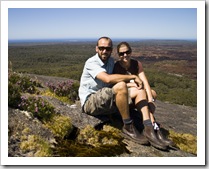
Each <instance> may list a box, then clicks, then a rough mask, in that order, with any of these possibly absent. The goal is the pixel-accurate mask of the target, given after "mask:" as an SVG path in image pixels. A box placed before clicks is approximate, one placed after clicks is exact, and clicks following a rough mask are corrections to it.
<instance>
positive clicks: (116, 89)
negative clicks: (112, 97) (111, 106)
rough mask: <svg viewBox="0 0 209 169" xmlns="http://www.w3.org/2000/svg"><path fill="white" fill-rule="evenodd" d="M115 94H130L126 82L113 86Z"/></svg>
mask: <svg viewBox="0 0 209 169" xmlns="http://www.w3.org/2000/svg"><path fill="white" fill-rule="evenodd" d="M113 90H114V92H115V93H116V94H117V93H118V92H125V93H128V89H127V85H126V83H125V82H118V83H116V84H115V85H114V86H113Z"/></svg>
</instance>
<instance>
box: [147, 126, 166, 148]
mask: <svg viewBox="0 0 209 169" xmlns="http://www.w3.org/2000/svg"><path fill="white" fill-rule="evenodd" d="M144 136H146V137H147V139H148V140H149V142H150V144H151V145H152V146H153V147H156V148H158V149H161V150H167V145H165V144H164V143H162V142H161V141H160V140H159V139H158V138H157V136H156V133H155V131H154V128H153V126H144Z"/></svg>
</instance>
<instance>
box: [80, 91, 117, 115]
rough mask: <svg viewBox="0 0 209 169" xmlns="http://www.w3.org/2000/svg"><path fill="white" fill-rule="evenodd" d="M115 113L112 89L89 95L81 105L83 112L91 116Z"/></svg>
mask: <svg viewBox="0 0 209 169" xmlns="http://www.w3.org/2000/svg"><path fill="white" fill-rule="evenodd" d="M116 111H117V107H116V104H115V93H114V91H113V89H112V88H107V87H104V88H102V89H100V90H98V91H97V92H96V93H93V94H91V95H90V96H89V97H88V99H87V100H86V102H85V103H84V105H83V112H84V113H87V114H90V115H93V116H96V115H107V114H112V113H114V112H116Z"/></svg>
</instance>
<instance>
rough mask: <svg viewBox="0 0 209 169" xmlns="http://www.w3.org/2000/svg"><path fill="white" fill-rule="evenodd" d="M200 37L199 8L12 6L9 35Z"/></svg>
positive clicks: (15, 37)
mask: <svg viewBox="0 0 209 169" xmlns="http://www.w3.org/2000/svg"><path fill="white" fill-rule="evenodd" d="M104 35H105V36H109V37H111V38H139V39H140V38H148V39H150V38H154V39H197V9H196V8H9V9H8V37H9V40H12V39H57V38H98V37H100V36H104Z"/></svg>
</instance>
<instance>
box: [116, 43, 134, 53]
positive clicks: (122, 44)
mask: <svg viewBox="0 0 209 169" xmlns="http://www.w3.org/2000/svg"><path fill="white" fill-rule="evenodd" d="M121 46H127V47H128V50H129V51H130V52H132V49H131V46H130V45H129V44H128V43H127V42H121V43H119V44H118V46H117V53H119V49H120V47H121Z"/></svg>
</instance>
